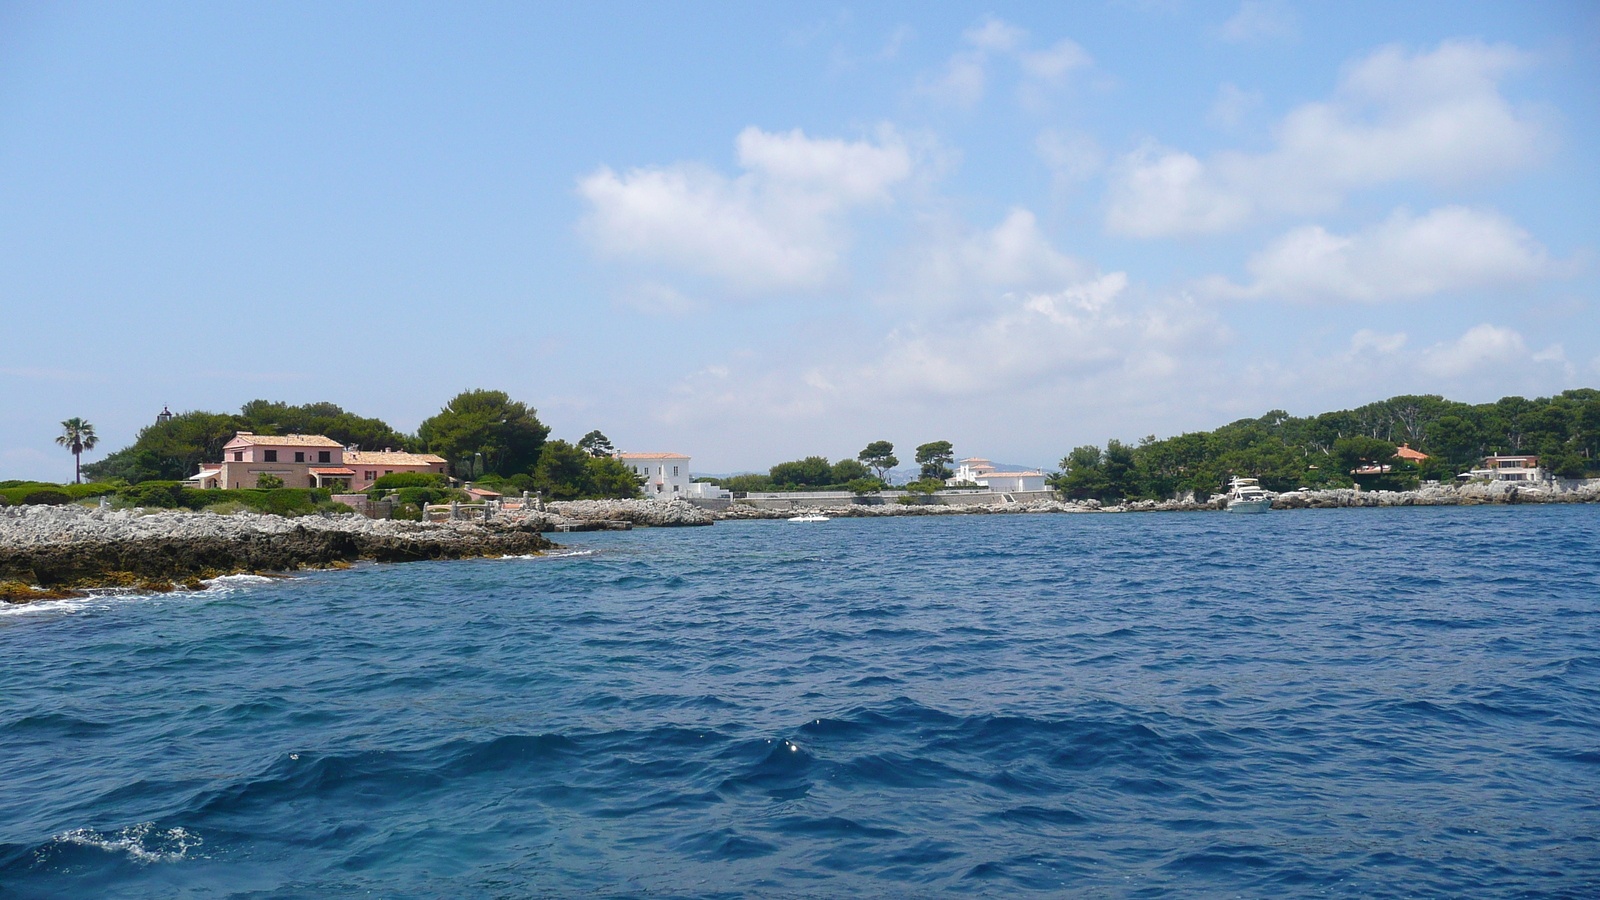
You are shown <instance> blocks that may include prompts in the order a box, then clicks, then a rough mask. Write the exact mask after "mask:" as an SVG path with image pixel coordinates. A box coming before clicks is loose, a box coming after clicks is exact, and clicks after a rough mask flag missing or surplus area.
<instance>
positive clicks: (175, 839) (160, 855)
mask: <svg viewBox="0 0 1600 900" xmlns="http://www.w3.org/2000/svg"><path fill="white" fill-rule="evenodd" d="M55 840H56V843H61V844H77V845H79V846H82V847H96V848H99V849H101V850H104V851H106V852H107V853H125V854H127V856H128V858H129V859H131V860H133V861H134V862H136V863H139V864H140V865H146V866H147V865H149V864H151V863H158V862H177V861H179V860H182V859H188V858H189V851H191V850H193V849H195V848H196V847H199V846H200V845H201V844H203V843H205V841H204V840H203V839H202V838H201V837H200V835H198V834H195V833H194V832H192V831H190V830H188V829H187V828H182V827H177V828H157V827H156V823H154V822H140V823H139V824H137V825H129V826H128V827H127V828H123V829H121V830H119V831H114V832H109V833H108V832H104V831H96V830H95V829H93V828H75V829H73V830H72V831H68V832H66V833H64V834H58V835H56V837H55Z"/></svg>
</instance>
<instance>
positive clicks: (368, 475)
mask: <svg viewBox="0 0 1600 900" xmlns="http://www.w3.org/2000/svg"><path fill="white" fill-rule="evenodd" d="M364 474H365V475H366V479H367V480H368V481H376V480H377V479H378V473H377V472H366V473H364Z"/></svg>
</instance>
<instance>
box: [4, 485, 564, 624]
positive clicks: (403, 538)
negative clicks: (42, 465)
mask: <svg viewBox="0 0 1600 900" xmlns="http://www.w3.org/2000/svg"><path fill="white" fill-rule="evenodd" d="M538 525H539V523H532V522H527V521H518V520H510V519H508V520H505V521H501V522H490V523H487V524H484V523H472V522H448V523H438V524H423V523H420V522H395V521H382V520H375V519H368V518H366V517H364V516H357V515H343V516H305V517H301V518H295V519H286V518H283V517H281V516H271V515H255V514H240V515H229V516H219V515H213V514H209V513H190V512H171V511H163V512H154V513H149V514H145V512H144V511H143V510H106V509H89V508H85V507H81V506H21V507H8V508H3V509H0V600H4V601H7V602H13V603H15V602H27V601H29V600H38V599H52V598H55V597H60V596H70V595H71V594H72V592H74V591H78V590H82V589H85V588H104V587H137V588H142V589H145V590H173V589H176V588H177V587H179V586H182V587H186V588H189V589H197V588H199V587H201V586H202V584H201V582H202V581H204V580H206V579H211V578H216V577H218V576H221V575H231V574H239V573H255V574H263V573H281V572H291V571H294V570H296V569H302V568H338V567H343V566H348V565H349V564H351V563H352V562H355V561H357V560H373V561H377V562H406V561H413V560H424V559H466V558H472V557H484V556H508V555H514V554H527V553H540V552H543V551H544V550H548V549H550V548H552V547H554V546H556V545H555V544H553V543H551V542H550V540H549V539H547V538H545V537H543V536H542V535H541V534H540V533H539V531H540V528H539V527H538Z"/></svg>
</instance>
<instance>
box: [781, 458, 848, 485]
mask: <svg viewBox="0 0 1600 900" xmlns="http://www.w3.org/2000/svg"><path fill="white" fill-rule="evenodd" d="M768 477H770V478H771V479H772V483H773V484H776V485H782V486H785V487H822V486H825V485H828V484H832V483H833V481H832V479H833V466H832V465H830V464H829V463H828V458H827V457H825V456H808V457H806V458H805V459H797V460H794V461H792V462H782V463H778V464H777V465H775V466H773V467H772V469H771V471H770V472H769V473H768Z"/></svg>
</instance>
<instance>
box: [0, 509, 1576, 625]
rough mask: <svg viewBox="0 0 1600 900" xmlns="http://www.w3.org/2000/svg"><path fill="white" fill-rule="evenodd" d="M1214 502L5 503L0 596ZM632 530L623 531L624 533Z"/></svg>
mask: <svg viewBox="0 0 1600 900" xmlns="http://www.w3.org/2000/svg"><path fill="white" fill-rule="evenodd" d="M1594 502H1600V479H1591V480H1589V481H1587V482H1577V483H1569V484H1567V485H1565V486H1563V487H1561V488H1560V489H1552V487H1551V486H1548V485H1529V484H1527V483H1522V484H1518V483H1515V482H1497V483H1493V484H1468V485H1430V486H1427V487H1424V488H1421V489H1419V490H1415V491H1356V490H1328V491H1293V492H1288V493H1283V494H1277V495H1275V497H1274V498H1273V502H1272V508H1273V509H1342V508H1355V507H1395V506H1477V505H1483V504H1524V503H1594ZM1222 508H1223V507H1222V504H1221V503H1219V502H1218V501H1214V500H1207V501H1196V500H1164V501H1155V500H1139V501H1129V502H1125V503H1120V504H1105V503H1101V502H1100V501H1098V500H1065V501H1063V500H1039V501H1031V502H1023V503H1005V504H995V505H978V504H973V505H960V506H955V505H951V506H945V505H937V504H915V505H902V504H882V505H867V504H849V505H835V506H823V505H819V506H803V507H795V508H793V509H786V510H777V509H757V508H755V507H751V506H743V505H739V504H737V503H736V504H734V505H732V506H731V507H729V508H726V509H718V510H707V509H702V508H700V507H698V506H695V505H694V504H692V503H689V502H686V501H683V500H672V501H660V500H583V501H571V502H564V503H552V504H549V505H548V506H547V507H546V508H545V509H543V510H527V511H520V510H509V511H504V512H498V513H496V514H494V515H493V516H491V517H490V518H489V519H488V520H482V519H478V520H472V521H454V522H433V523H423V522H404V521H393V520H381V519H369V518H366V517H364V516H359V515H342V516H305V517H301V518H283V517H281V516H273V515H258V514H253V513H242V514H237V515H226V516H224V515H215V514H212V513H192V512H175V511H168V510H162V511H146V510H142V509H134V510H110V509H91V508H88V507H83V506H17V507H0V602H10V603H26V602H29V601H32V600H42V599H53V598H58V597H66V596H74V595H75V594H76V593H77V592H80V591H82V590H85V589H91V588H108V587H116V588H138V589H142V590H153V591H169V590H176V589H178V588H180V587H182V588H187V589H191V590H193V589H200V588H202V587H203V586H204V585H203V582H204V581H205V580H208V579H211V578H216V577H219V576H222V575H231V574H239V573H252V574H268V573H284V572H292V571H295V570H297V569H304V568H340V567H345V566H348V565H350V564H351V563H353V562H356V561H358V560H371V561H376V562H407V561H413V560H424V559H469V558H474V557H492V556H510V555H522V554H529V553H540V552H543V551H544V550H547V549H550V548H552V547H555V546H557V545H555V544H553V543H551V542H550V540H549V539H547V538H545V537H543V535H542V534H541V532H551V531H564V530H585V529H589V528H594V527H600V526H602V525H604V524H607V523H622V522H626V523H628V524H629V525H632V526H647V527H657V528H661V527H683V526H703V525H711V524H713V523H715V522H719V521H739V520H746V519H788V518H791V517H793V516H800V515H824V516H829V517H832V518H877V517H882V516H971V515H1023V514H1047V513H1123V512H1198V511H1205V510H1212V511H1215V510H1219V509H1222ZM623 527H627V526H623Z"/></svg>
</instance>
